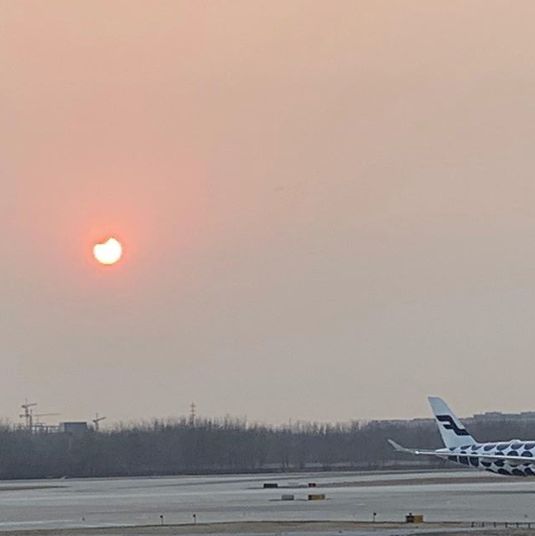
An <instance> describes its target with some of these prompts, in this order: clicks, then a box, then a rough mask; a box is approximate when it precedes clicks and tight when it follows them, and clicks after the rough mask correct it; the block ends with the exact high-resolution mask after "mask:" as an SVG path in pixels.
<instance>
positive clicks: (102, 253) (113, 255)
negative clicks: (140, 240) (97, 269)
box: [93, 238, 123, 265]
mask: <svg viewBox="0 0 535 536" xmlns="http://www.w3.org/2000/svg"><path fill="white" fill-rule="evenodd" d="M93 255H94V256H95V259H97V261H98V262H100V264H106V265H111V264H115V263H116V262H118V261H119V260H120V259H121V257H122V256H123V246H122V245H121V243H120V242H119V240H117V239H116V238H108V240H106V241H105V242H102V243H100V244H95V245H94V246H93Z"/></svg>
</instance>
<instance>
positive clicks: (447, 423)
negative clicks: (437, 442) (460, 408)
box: [428, 396, 476, 448]
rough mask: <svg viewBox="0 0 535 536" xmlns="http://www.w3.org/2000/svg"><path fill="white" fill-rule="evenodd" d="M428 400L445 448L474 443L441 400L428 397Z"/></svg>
mask: <svg viewBox="0 0 535 536" xmlns="http://www.w3.org/2000/svg"><path fill="white" fill-rule="evenodd" d="M428 400H429V404H430V405H431V409H432V410H433V414H434V415H435V419H436V421H437V425H438V429H439V431H440V435H441V436H442V441H444V445H445V446H446V447H448V448H454V447H462V446H464V445H473V444H474V443H476V441H475V439H474V438H473V437H472V436H471V435H470V434H469V433H468V432H467V430H466V428H465V427H464V426H463V425H462V424H461V421H460V420H459V419H458V418H457V417H456V416H455V415H454V414H453V412H452V411H451V409H450V408H449V407H448V405H447V404H446V402H444V400H442V398H438V397H436V396H430V397H428Z"/></svg>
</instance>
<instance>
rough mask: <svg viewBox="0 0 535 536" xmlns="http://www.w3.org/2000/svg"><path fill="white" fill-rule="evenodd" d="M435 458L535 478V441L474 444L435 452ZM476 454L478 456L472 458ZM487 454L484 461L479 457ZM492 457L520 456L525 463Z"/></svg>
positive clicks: (493, 471) (505, 473) (485, 469)
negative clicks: (493, 457)
mask: <svg viewBox="0 0 535 536" xmlns="http://www.w3.org/2000/svg"><path fill="white" fill-rule="evenodd" d="M435 452H436V454H437V456H440V457H441V458H444V459H447V460H449V461H450V462H455V463H459V464H462V465H467V466H469V467H473V468H475V469H481V470H484V471H490V472H491V473H497V474H500V475H509V476H535V441H520V440H513V441H504V442H499V443H476V444H474V445H465V446H461V447H454V448H443V449H438V450H437V451H435ZM474 454H477V455H479V456H477V457H476V456H474ZM485 454H488V455H489V458H488V459H485V458H482V457H480V456H481V455H485ZM492 456H521V457H522V458H525V459H526V461H525V462H521V461H519V462H510V461H507V460H496V459H492Z"/></svg>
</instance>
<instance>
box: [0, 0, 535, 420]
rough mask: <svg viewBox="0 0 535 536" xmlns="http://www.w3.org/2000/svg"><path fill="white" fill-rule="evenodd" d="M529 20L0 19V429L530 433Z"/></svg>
mask: <svg viewBox="0 0 535 536" xmlns="http://www.w3.org/2000/svg"><path fill="white" fill-rule="evenodd" d="M534 16H535V4H534V3H533V2H528V1H518V2H515V3H514V4H511V3H510V2H505V1H494V0H485V1H483V0H473V1H470V2H467V1H455V0H454V1H447V2H446V1H438V0H437V1H434V2H429V1H428V0H410V1H408V0H400V1H396V2H391V1H386V0H384V1H382V0H373V1H371V0H361V1H344V0H340V1H338V2H334V3H333V2H326V1H314V2H311V1H304V0H303V1H301V0H292V1H291V2H287V1H281V0H277V1H273V0H270V1H260V0H255V1H249V0H236V1H232V2H226V1H221V2H207V3H200V2H199V3H197V2H182V1H162V0H157V1H151V2H148V1H139V0H129V1H126V0H124V1H123V0H114V1H112V2H105V1H102V0H100V1H92V2H83V1H75V2H72V1H67V0H55V1H54V2H38V1H35V0H33V1H28V2H13V1H9V0H0V21H1V22H0V24H1V33H0V35H1V37H0V43H1V45H0V68H1V79H2V84H1V85H0V97H1V103H2V104H1V105H0V106H1V112H2V113H1V115H2V122H1V124H0V139H1V167H0V173H1V176H2V189H3V195H2V196H0V219H1V222H2V227H3V236H4V255H3V262H2V264H1V265H0V292H1V295H2V301H3V303H2V320H1V322H0V330H1V331H0V333H1V337H0V348H1V352H2V364H3V367H2V371H3V374H2V377H1V378H0V386H1V388H0V416H5V417H10V418H11V419H14V420H15V419H16V418H17V415H18V413H19V406H20V404H21V403H22V402H23V401H24V399H25V398H28V399H31V400H32V401H37V402H39V409H40V410H42V411H59V412H61V413H62V417H61V418H62V419H67V418H76V419H78V418H87V419H89V418H90V417H91V416H92V415H94V413H95V412H97V411H98V412H99V413H101V414H105V415H107V416H108V417H109V418H110V419H111V420H114V421H117V420H122V419H123V420H129V419H141V418H151V417H167V416H172V415H177V414H186V413H187V412H188V407H189V404H190V403H191V401H195V402H196V403H197V405H198V408H199V413H200V414H201V415H205V416H216V417H221V416H224V415H226V414H229V415H233V416H245V415H246V416H247V417H248V419H249V420H251V421H262V422H268V423H282V422H287V421H288V420H289V419H292V420H312V421H348V420H351V419H365V418H369V419H375V418H410V417H413V416H428V415H430V413H429V410H428V408H427V401H426V396H427V395H428V394H436V395H440V396H443V397H444V398H446V399H447V400H448V402H449V403H450V404H451V405H452V407H453V408H454V409H455V411H456V412H457V413H458V414H460V415H467V414H472V413H479V412H483V411H490V410H500V411H507V412H509V411H522V410H533V409H535V396H534V395H533V394H532V384H531V377H532V376H533V375H534V374H535V360H534V359H533V356H534V355H535V329H534V327H533V325H534V316H535V315H534V311H535V248H534V246H533V244H532V243H531V239H535V210H534V203H535V180H534V178H533V177H534V172H535V151H534V150H533V139H534V134H535V105H534V97H533V87H534V84H535V67H534V66H535V61H534V60H535V35H534V34H533V30H532V28H531V26H532V21H533V18H534ZM108 235H114V236H118V237H119V238H120V239H121V241H122V242H123V245H124V259H123V260H122V261H121V262H120V263H119V264H118V265H116V266H114V267H113V268H111V269H110V268H104V267H102V266H99V265H97V264H96V263H95V261H94V259H93V258H92V256H91V251H92V246H93V244H94V243H95V242H96V241H98V240H101V239H102V238H103V237H105V236H108Z"/></svg>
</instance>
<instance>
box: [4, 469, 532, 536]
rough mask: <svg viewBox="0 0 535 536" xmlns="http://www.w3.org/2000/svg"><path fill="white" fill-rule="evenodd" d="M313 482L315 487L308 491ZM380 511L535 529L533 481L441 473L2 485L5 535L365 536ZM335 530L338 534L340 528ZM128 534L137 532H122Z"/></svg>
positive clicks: (383, 517) (396, 517) (393, 516)
mask: <svg viewBox="0 0 535 536" xmlns="http://www.w3.org/2000/svg"><path fill="white" fill-rule="evenodd" d="M265 482H271V483H277V484H278V485H279V489H263V484H264V483H265ZM309 482H315V483H316V485H317V487H316V488H314V489H309V488H308V487H307V484H308V483H309ZM309 492H313V493H324V494H325V495H326V500H324V501H307V500H306V497H307V495H308V493H309ZM282 494H293V495H294V496H295V500H293V501H281V496H282ZM373 512H376V514H377V516H376V519H377V521H378V522H386V521H389V522H390V521H392V522H397V523H399V522H401V521H403V520H404V516H405V514H407V513H408V512H413V513H419V514H423V515H424V516H425V520H426V521H429V522H463V523H464V524H463V530H465V529H466V530H468V529H469V527H470V523H471V522H472V521H486V522H487V523H489V522H491V523H492V522H494V521H496V522H506V521H507V522H509V523H511V522H513V523H516V522H521V523H528V522H531V523H533V527H534V528H535V478H534V479H525V478H524V479H521V478H515V479H511V478H506V477H501V476H495V475H490V474H488V473H480V472H458V471H442V472H425V473H380V472H376V473H349V472H345V473H309V474H287V475H272V474H271V475H230V476H207V477H173V478H132V479H93V480H47V481H32V482H4V483H0V531H4V532H7V533H11V532H12V531H15V530H19V531H20V530H27V531H31V534H35V533H36V531H37V530H43V529H50V530H52V532H51V533H57V534H59V531H60V529H68V531H67V532H68V533H69V534H71V533H72V534H74V533H78V534H82V533H83V534H86V533H87V531H89V532H93V531H92V530H91V529H93V528H98V529H99V531H98V532H99V534H104V533H103V532H102V531H103V530H106V529H110V527H118V526H123V527H130V529H129V530H138V529H135V527H141V526H145V527H146V526H148V525H153V526H154V525H159V524H160V523H161V522H162V521H163V522H164V523H165V524H168V525H184V524H190V523H192V522H193V521H194V518H193V514H195V516H196V520H197V522H198V524H199V527H197V530H200V528H201V527H200V526H201V525H202V526H204V527H206V526H208V525H205V524H211V523H222V522H226V523H230V522H232V523H235V524H236V523H237V524H240V523H241V524H243V523H249V522H256V523H258V522H272V523H278V522H303V521H315V522H336V523H340V522H346V523H347V522H353V523H355V522H359V523H361V525H359V527H356V526H353V529H354V530H356V531H357V532H355V534H357V533H358V534H359V535H361V536H362V534H364V533H366V534H367V533H369V531H370V530H371V531H372V532H373V533H376V532H377V529H379V525H378V524H376V525H375V526H369V525H367V524H364V523H367V522H370V521H371V520H372V519H373ZM160 516H163V518H161V517H160ZM466 523H467V524H466ZM210 526H211V525H210ZM381 526H382V527H383V529H384V530H387V529H386V528H385V526H384V525H381ZM219 527H222V525H219ZM237 527H238V525H234V529H233V530H235V531H237ZM248 527H249V528H250V527H251V526H250V525H248ZM422 528H423V527H422ZM444 528H445V527H443V526H440V527H437V526H426V531H427V530H433V531H435V530H436V529H440V530H441V531H442V532H444ZM453 528H454V527H452V529H453ZM324 529H325V530H326V527H324ZM346 529H347V526H346ZM357 529H358V530H357ZM401 529H403V531H405V530H406V529H407V526H403V527H401V526H399V525H397V524H396V525H395V526H394V528H393V529H392V532H391V533H390V532H386V533H385V534H388V535H389V536H390V535H391V536H395V535H402V534H404V532H400V530H401ZM487 529H488V527H487ZM125 530H126V529H125ZM147 530H148V529H147ZM151 530H152V529H151ZM154 530H156V529H154ZM158 530H159V531H160V532H159V533H161V534H166V533H165V532H161V531H162V530H163V529H158ZM169 530H171V529H170V528H169ZM173 530H178V529H176V528H175V529H173ZM211 530H213V529H211ZM333 530H334V531H335V532H336V533H338V532H337V531H338V530H339V529H337V528H334V529H333ZM388 530H390V529H388ZM448 530H450V528H448ZM73 531H74V532H73ZM307 531H309V529H308V528H307ZM363 531H364V532H363ZM280 532H281V531H279V532H278V533H280ZM112 533H114V534H117V533H116V532H113V531H112V532H110V534H112ZM174 533H176V534H179V533H181V532H174ZM174 533H172V532H169V534H174ZM268 533H269V532H268ZM324 533H325V534H327V532H324ZM420 533H421V530H420ZM534 533H535V531H534ZM19 534H20V533H19ZM121 534H134V533H133V532H125V531H124V530H123V532H121ZM135 534H138V533H137V532H136V533H135ZM139 534H141V533H139ZM147 534H148V533H147ZM346 534H348V533H347V532H346Z"/></svg>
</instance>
